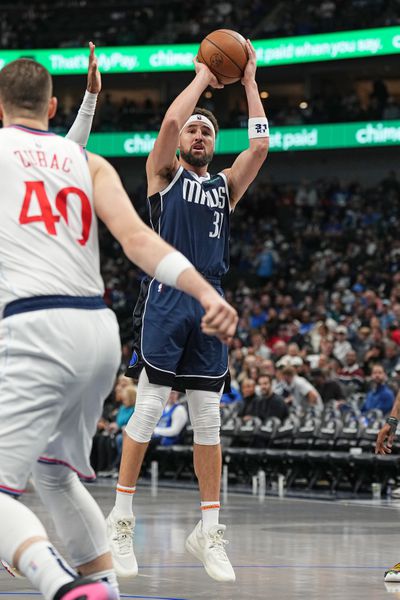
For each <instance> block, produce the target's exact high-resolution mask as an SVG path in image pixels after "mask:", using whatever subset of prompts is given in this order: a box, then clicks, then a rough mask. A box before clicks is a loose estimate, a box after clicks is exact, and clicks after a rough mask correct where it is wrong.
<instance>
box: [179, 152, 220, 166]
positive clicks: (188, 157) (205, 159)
mask: <svg viewBox="0 0 400 600" xmlns="http://www.w3.org/2000/svg"><path fill="white" fill-rule="evenodd" d="M180 153H181V157H182V158H183V160H185V161H186V162H187V163H188V164H189V165H192V167H206V166H207V165H209V164H210V162H211V161H212V159H213V156H214V153H213V152H210V154H207V152H205V153H204V154H203V156H193V154H192V152H191V151H190V150H189V152H185V151H184V150H181V151H180Z"/></svg>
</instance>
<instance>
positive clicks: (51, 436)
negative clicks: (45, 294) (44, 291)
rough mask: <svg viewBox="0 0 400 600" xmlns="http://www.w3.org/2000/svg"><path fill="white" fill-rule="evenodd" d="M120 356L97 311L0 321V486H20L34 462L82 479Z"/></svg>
mask: <svg viewBox="0 0 400 600" xmlns="http://www.w3.org/2000/svg"><path fill="white" fill-rule="evenodd" d="M120 360H121V346H120V339H119V331H118V324H117V320H116V317H115V315H114V313H113V312H112V311H111V310H109V309H107V308H103V309H100V310H85V309H76V308H57V309H45V310H35V311H32V312H24V313H21V314H15V315H13V316H10V317H8V318H5V319H3V320H2V321H0V491H3V492H8V493H10V494H13V495H16V496H17V495H19V494H21V493H22V492H23V491H24V488H25V485H26V482H27V479H28V477H29V475H30V472H31V468H32V466H33V464H34V462H35V461H36V460H40V461H43V462H47V463H49V464H51V463H54V464H64V465H67V466H69V467H70V468H71V469H73V470H74V471H76V472H77V473H78V474H79V475H80V476H82V477H83V478H86V479H93V478H94V477H95V474H94V472H93V469H92V468H91V466H90V461H89V458H90V451H91V447H92V438H93V435H94V434H95V431H96V426H97V421H98V419H99V418H100V416H101V413H102V408H103V402H104V400H105V398H106V397H107V396H108V394H109V393H110V392H111V390H112V387H113V384H114V380H115V376H116V373H117V370H118V367H119V364H120Z"/></svg>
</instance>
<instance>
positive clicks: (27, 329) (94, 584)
mask: <svg viewBox="0 0 400 600" xmlns="http://www.w3.org/2000/svg"><path fill="white" fill-rule="evenodd" d="M56 109H57V100H56V98H55V97H54V96H53V94H52V80H51V76H50V74H49V72H48V71H47V70H46V69H45V68H44V67H43V66H42V65H40V64H39V63H37V62H35V61H32V60H28V59H20V60H16V61H13V62H11V63H9V64H7V65H6V66H5V67H4V68H3V69H2V70H1V71H0V119H1V120H2V122H3V129H1V130H0V147H1V153H0V175H1V181H2V192H1V194H0V212H1V219H0V268H1V277H0V367H1V377H0V414H1V419H0V556H1V557H2V558H4V559H5V561H6V562H7V563H8V564H10V565H11V566H12V567H13V568H17V569H18V570H19V571H20V572H21V573H22V574H23V575H25V576H26V577H28V579H29V580H30V582H31V583H32V585H33V586H34V588H35V589H37V590H39V591H40V592H41V593H42V594H43V596H44V597H45V598H46V600H62V599H68V600H78V599H79V600H117V599H118V598H119V593H118V584H117V580H116V574H115V571H114V569H113V566H112V558H111V554H110V551H109V545H108V541H107V535H106V526H105V522H104V517H103V514H102V512H101V510H100V508H99V506H98V505H97V503H96V502H95V500H94V499H93V497H92V496H91V495H90V493H89V492H88V491H87V489H86V488H85V487H84V485H83V484H82V483H81V482H80V480H79V478H78V474H79V475H80V476H81V477H82V478H84V479H92V478H94V473H93V470H92V468H91V466H90V461H89V457H90V449H91V445H92V438H93V435H94V433H95V430H96V424H97V421H98V419H99V417H100V414H101V411H102V405H103V402H104V399H105V398H106V397H107V396H108V394H109V393H110V391H111V389H112V387H113V384H114V380H115V374H116V372H117V369H118V367H119V365H120V360H121V346H120V338H119V331H118V325H117V321H116V317H115V315H114V313H113V312H112V311H110V310H109V309H108V308H107V307H106V305H105V303H104V300H103V297H102V296H103V293H104V285H103V282H102V279H101V275H100V268H99V263H100V260H99V243H98V234H97V230H98V228H97V217H99V218H100V219H101V220H102V221H103V222H104V223H105V225H106V226H107V227H108V229H109V230H110V232H111V233H112V234H113V235H114V236H115V238H116V239H117V240H118V241H119V243H120V244H121V246H122V248H123V250H124V252H125V254H126V255H127V257H128V258H129V259H131V260H132V261H134V262H136V263H137V264H138V265H139V266H140V267H141V268H142V269H143V270H144V271H145V272H147V273H149V274H150V275H151V276H154V277H156V278H157V280H158V281H160V282H161V283H162V284H165V285H167V286H176V287H177V288H179V289H181V290H182V291H183V292H188V293H189V294H191V295H193V296H194V297H196V298H197V300H198V301H199V302H200V303H201V305H202V307H203V309H204V311H205V314H204V317H203V319H202V326H203V330H204V331H207V332H210V333H213V334H216V335H219V336H220V337H221V339H224V340H226V339H229V338H230V337H231V336H232V335H233V334H234V331H235V328H236V323H237V315H236V312H235V311H234V309H233V308H232V307H230V306H229V305H228V304H227V303H226V302H225V301H224V300H223V298H221V296H220V295H219V294H218V293H217V292H216V290H215V289H214V288H213V287H212V286H211V285H210V284H209V283H207V282H206V281H205V279H204V278H202V277H201V276H200V275H199V273H197V272H196V271H195V269H194V268H193V266H192V265H191V263H190V261H189V260H188V259H187V258H185V257H184V256H183V255H182V254H181V253H180V252H178V251H176V250H174V249H173V248H172V247H171V246H169V245H168V244H166V243H165V241H163V240H162V239H161V238H160V237H159V236H158V235H156V234H155V233H154V232H153V231H151V229H150V228H148V227H147V226H146V225H145V224H144V223H143V222H142V221H141V219H140V218H139V217H138V215H137V213H136V212H135V210H134V208H133V206H132V204H131V202H130V199H129V197H128V196H127V194H126V192H125V190H124V189H123V187H122V184H121V182H120V179H119V177H118V175H117V173H116V172H115V170H114V169H113V167H112V166H111V165H110V164H109V163H108V162H107V161H105V160H104V159H103V158H101V157H100V156H96V155H94V154H88V155H87V154H86V153H85V151H84V150H83V149H82V147H81V146H80V145H78V144H77V143H75V142H74V141H71V139H64V138H61V137H59V136H57V135H54V134H52V133H51V132H50V131H48V122H49V119H51V118H52V117H53V116H54V115H55V112H56ZM83 129H84V128H83ZM89 130H90V129H89ZM81 144H82V141H81ZM110 200H111V201H110ZM31 472H33V474H34V479H35V486H36V489H37V491H38V493H39V495H40V497H41V499H42V501H43V503H44V504H45V506H46V509H47V510H48V512H49V514H50V515H51V517H52V519H53V521H54V523H55V525H56V529H57V532H58V535H59V537H60V538H61V539H62V540H63V543H64V545H65V546H66V548H67V550H68V553H69V555H70V557H71V562H72V566H70V565H69V564H68V563H67V562H66V561H65V560H64V559H63V558H62V557H61V556H60V555H59V554H58V553H57V551H56V549H55V548H54V547H53V545H52V544H51V542H50V541H49V539H48V536H47V533H46V531H45V529H44V527H43V525H42V523H41V522H40V520H39V519H38V518H37V517H36V515H35V514H34V513H33V512H32V511H31V510H30V509H29V508H27V507H26V506H25V505H24V504H22V503H21V502H16V501H15V498H16V497H18V496H20V495H21V494H23V492H24V489H25V485H26V482H27V478H28V477H29V474H30V473H31ZM78 574H79V575H80V576H84V577H78Z"/></svg>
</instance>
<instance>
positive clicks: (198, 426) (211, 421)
mask: <svg viewBox="0 0 400 600" xmlns="http://www.w3.org/2000/svg"><path fill="white" fill-rule="evenodd" d="M212 400H213V401H212V402H207V401H203V402H199V403H198V404H197V405H196V407H195V408H194V410H193V406H194V403H193V404H192V410H191V419H192V426H193V440H194V443H195V444H202V445H205V446H214V445H216V444H219V442H220V436H219V431H220V426H221V415H220V410H219V404H217V403H216V402H215V401H214V399H212Z"/></svg>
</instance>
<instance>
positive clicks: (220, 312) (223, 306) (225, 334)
mask: <svg viewBox="0 0 400 600" xmlns="http://www.w3.org/2000/svg"><path fill="white" fill-rule="evenodd" d="M201 305H202V307H203V308H204V310H205V311H206V313H205V315H204V316H203V318H202V320H201V328H202V330H203V332H204V333H206V334H207V335H215V336H217V337H218V338H219V339H220V340H221V341H222V342H224V343H225V344H226V343H228V342H229V340H231V339H232V337H233V335H234V333H235V331H236V326H237V323H238V319H239V318H238V315H237V312H236V310H235V309H234V308H233V307H232V306H230V305H229V304H228V303H227V302H226V301H225V300H224V299H223V298H221V296H220V295H219V294H218V293H217V292H215V291H214V290H213V292H212V293H210V294H207V296H205V297H204V298H202V300H201Z"/></svg>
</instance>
